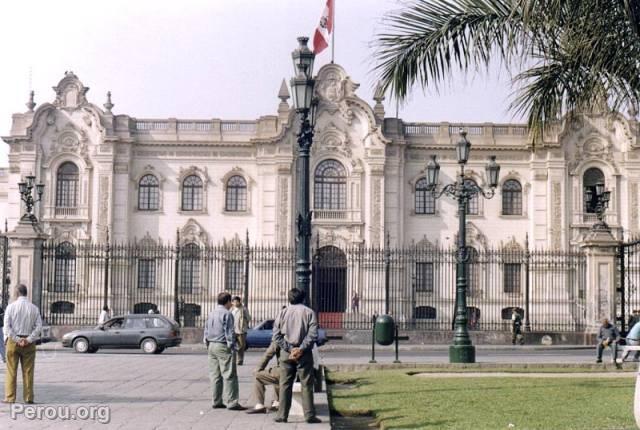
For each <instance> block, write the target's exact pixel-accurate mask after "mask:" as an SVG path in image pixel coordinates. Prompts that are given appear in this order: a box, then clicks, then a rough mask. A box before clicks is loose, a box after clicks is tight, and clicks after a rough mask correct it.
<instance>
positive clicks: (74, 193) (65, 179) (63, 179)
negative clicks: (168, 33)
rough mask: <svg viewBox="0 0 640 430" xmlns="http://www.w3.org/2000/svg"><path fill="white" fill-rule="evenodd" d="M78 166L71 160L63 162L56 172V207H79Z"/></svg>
mask: <svg viewBox="0 0 640 430" xmlns="http://www.w3.org/2000/svg"><path fill="white" fill-rule="evenodd" d="M78 178H79V172H78V166H76V165H75V164H73V163H71V162H69V161H68V162H66V163H62V165H61V166H60V167H58V172H57V173H56V207H58V208H75V207H78Z"/></svg>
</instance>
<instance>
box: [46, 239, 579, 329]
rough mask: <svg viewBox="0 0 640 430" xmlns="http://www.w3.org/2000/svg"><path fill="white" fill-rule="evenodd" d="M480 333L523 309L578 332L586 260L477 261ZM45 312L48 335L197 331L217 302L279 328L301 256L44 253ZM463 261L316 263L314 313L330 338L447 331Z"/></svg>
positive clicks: (90, 250)
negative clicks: (379, 331) (132, 323)
mask: <svg viewBox="0 0 640 430" xmlns="http://www.w3.org/2000/svg"><path fill="white" fill-rule="evenodd" d="M470 255H471V259H470V262H469V265H468V273H467V276H468V279H469V290H468V308H467V309H468V316H469V328H470V329H472V330H509V329H510V321H511V316H512V310H513V309H516V310H517V311H518V312H519V313H520V314H521V316H522V317H523V319H524V322H525V326H526V327H527V328H530V329H531V330H553V331H581V330H583V329H584V324H585V289H586V258H585V256H584V254H582V253H578V252H567V251H527V250H522V249H519V248H513V249H511V248H509V249H500V250H482V251H476V250H474V249H471V250H470ZM43 260H44V265H43V297H42V308H43V309H42V312H43V315H44V316H45V318H46V320H47V321H48V322H49V323H50V324H73V325H77V324H94V323H95V322H96V321H97V318H98V315H99V313H100V310H101V309H102V306H104V305H105V304H107V305H108V306H109V307H110V308H111V309H112V312H114V314H125V313H129V312H133V313H146V312H148V310H149V309H153V310H157V311H159V312H161V313H162V314H165V315H168V316H171V317H173V318H175V319H177V320H179V321H180V323H181V324H183V325H184V326H196V327H201V326H203V325H204V320H205V319H206V316H207V314H208V313H209V312H210V311H211V310H212V309H213V307H214V306H215V304H216V296H217V293H218V292H220V291H224V290H226V291H229V292H231V293H232V294H234V295H235V294H237V295H240V296H243V297H244V298H245V302H247V306H248V308H249V310H250V312H251V314H252V317H253V323H258V322H260V321H263V320H266V319H270V318H273V317H274V316H275V315H276V314H277V312H278V310H279V309H280V308H281V307H282V306H283V305H285V304H286V293H287V291H288V290H289V289H290V288H291V287H293V286H294V285H295V250H294V249H293V248H289V247H272V246H269V247H259V246H250V245H249V242H248V241H247V242H246V243H239V242H236V243H232V244H221V245H198V244H195V243H189V244H183V245H180V246H175V245H156V244H141V243H133V244H117V245H106V244H82V245H72V244H71V243H68V242H63V243H46V244H45V245H44V246H43ZM455 274H456V261H455V251H454V250H450V249H440V248H432V247H408V248H402V249H398V248H387V249H377V248H367V247H359V246H357V247H352V248H348V249H340V248H339V247H336V246H323V247H317V248H316V249H315V250H314V252H313V272H312V280H313V281H312V286H311V290H312V291H311V304H312V306H313V308H314V309H315V310H316V311H317V312H318V315H319V318H320V323H321V325H322V326H324V327H325V328H331V329H368V328H370V325H371V317H372V315H373V314H376V313H377V314H380V313H383V312H385V311H388V312H390V313H391V314H392V315H393V316H394V318H395V319H396V321H397V322H398V323H399V324H400V328H401V329H409V330H410V329H418V330H449V329H451V327H452V323H453V311H454V304H455V303H454V302H455V278H456V276H455Z"/></svg>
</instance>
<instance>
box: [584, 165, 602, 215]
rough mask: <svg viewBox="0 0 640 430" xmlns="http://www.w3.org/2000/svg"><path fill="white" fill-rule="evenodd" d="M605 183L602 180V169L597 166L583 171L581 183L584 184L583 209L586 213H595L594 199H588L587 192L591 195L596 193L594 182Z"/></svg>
mask: <svg viewBox="0 0 640 430" xmlns="http://www.w3.org/2000/svg"><path fill="white" fill-rule="evenodd" d="M599 182H601V183H603V184H604V183H605V182H604V173H602V170H600V169H598V168H597V167H592V168H590V169H587V171H586V172H584V176H583V177H582V185H583V186H584V197H583V200H584V211H585V212H586V213H596V204H595V203H596V202H595V199H590V198H589V194H590V195H591V196H595V195H596V184H597V183H599Z"/></svg>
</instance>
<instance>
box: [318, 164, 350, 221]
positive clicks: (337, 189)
mask: <svg viewBox="0 0 640 430" xmlns="http://www.w3.org/2000/svg"><path fill="white" fill-rule="evenodd" d="M313 190H314V207H315V208H316V209H329V210H342V209H346V208H347V173H346V171H345V170H344V166H343V165H342V164H341V163H340V162H339V161H336V160H325V161H323V162H321V163H320V164H319V165H318V167H316V173H315V177H314V187H313Z"/></svg>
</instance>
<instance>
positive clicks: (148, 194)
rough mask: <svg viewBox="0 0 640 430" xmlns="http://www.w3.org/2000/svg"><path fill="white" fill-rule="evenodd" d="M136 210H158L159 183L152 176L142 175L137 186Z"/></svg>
mask: <svg viewBox="0 0 640 430" xmlns="http://www.w3.org/2000/svg"><path fill="white" fill-rule="evenodd" d="M138 209H139V210H141V211H156V210H158V209H160V182H158V178H156V177H155V176H153V175H144V176H143V177H142V178H140V182H139V184H138Z"/></svg>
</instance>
